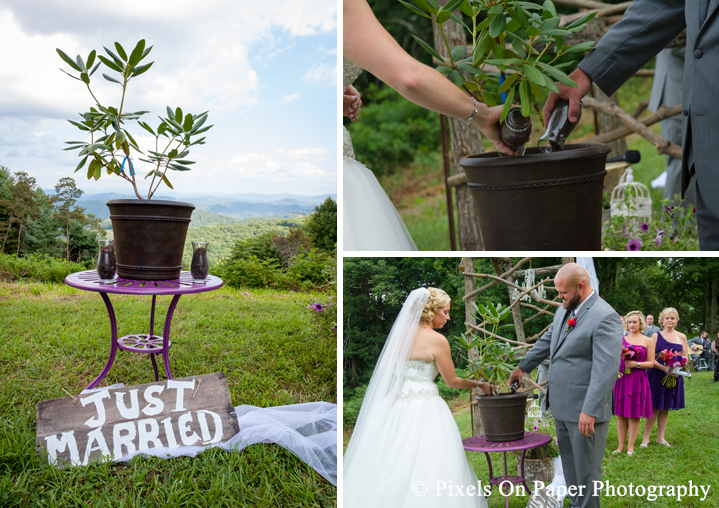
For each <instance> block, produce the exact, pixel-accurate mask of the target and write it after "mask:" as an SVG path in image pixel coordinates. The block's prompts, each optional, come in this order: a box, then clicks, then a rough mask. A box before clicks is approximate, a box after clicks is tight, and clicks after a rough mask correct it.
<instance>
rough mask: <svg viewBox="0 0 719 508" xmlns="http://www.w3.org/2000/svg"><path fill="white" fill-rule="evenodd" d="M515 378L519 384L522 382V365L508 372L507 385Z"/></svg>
mask: <svg viewBox="0 0 719 508" xmlns="http://www.w3.org/2000/svg"><path fill="white" fill-rule="evenodd" d="M515 379H516V380H517V381H518V382H519V384H520V386H521V385H522V383H523V382H524V370H522V367H517V369H516V370H513V371H512V372H511V373H510V374H509V385H510V386H511V385H512V383H513V382H514V380H515Z"/></svg>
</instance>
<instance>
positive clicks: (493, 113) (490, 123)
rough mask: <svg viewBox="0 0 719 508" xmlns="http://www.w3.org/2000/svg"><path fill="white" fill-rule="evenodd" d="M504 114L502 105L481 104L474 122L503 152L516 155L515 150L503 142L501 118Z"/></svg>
mask: <svg viewBox="0 0 719 508" xmlns="http://www.w3.org/2000/svg"><path fill="white" fill-rule="evenodd" d="M501 116H502V106H495V107H493V108H490V107H488V106H486V105H484V104H480V105H479V109H478V110H477V114H476V115H474V118H473V119H472V123H473V124H474V125H475V126H476V127H477V128H478V129H479V130H480V131H482V134H484V135H485V136H487V138H488V139H489V140H490V141H491V142H492V143H494V146H495V147H496V148H497V150H499V151H500V152H502V153H506V154H508V155H514V150H512V149H511V148H509V147H508V146H507V145H505V144H504V143H503V142H502V139H501V138H500V137H499V119H500V118H501Z"/></svg>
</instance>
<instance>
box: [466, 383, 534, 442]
mask: <svg viewBox="0 0 719 508" xmlns="http://www.w3.org/2000/svg"><path fill="white" fill-rule="evenodd" d="M526 404H527V394H526V393H500V394H499V395H481V396H479V397H477V407H479V412H480V415H481V416H482V425H483V426H484V437H485V439H487V441H494V442H497V441H500V442H501V441H517V440H518V439H522V438H523V437H524V417H525V406H526Z"/></svg>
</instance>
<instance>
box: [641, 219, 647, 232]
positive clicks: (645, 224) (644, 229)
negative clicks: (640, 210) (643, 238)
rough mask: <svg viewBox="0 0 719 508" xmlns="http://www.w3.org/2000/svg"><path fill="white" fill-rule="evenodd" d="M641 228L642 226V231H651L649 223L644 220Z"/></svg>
mask: <svg viewBox="0 0 719 508" xmlns="http://www.w3.org/2000/svg"><path fill="white" fill-rule="evenodd" d="M639 227H640V228H642V231H649V224H647V223H646V222H644V221H642V223H641V224H640V225H639Z"/></svg>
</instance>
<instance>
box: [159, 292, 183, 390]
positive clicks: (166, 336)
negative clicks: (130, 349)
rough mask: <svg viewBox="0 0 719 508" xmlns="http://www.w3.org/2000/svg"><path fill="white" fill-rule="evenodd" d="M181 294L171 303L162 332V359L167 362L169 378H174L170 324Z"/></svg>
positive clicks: (166, 369)
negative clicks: (171, 359)
mask: <svg viewBox="0 0 719 508" xmlns="http://www.w3.org/2000/svg"><path fill="white" fill-rule="evenodd" d="M180 296H182V295H175V296H174V297H173V298H172V303H170V308H169V309H167V317H166V318H165V330H164V332H163V333H162V361H163V362H165V373H166V374H167V379H172V370H170V324H171V323H172V314H173V313H174V312H175V307H177V302H179V301H180Z"/></svg>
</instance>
